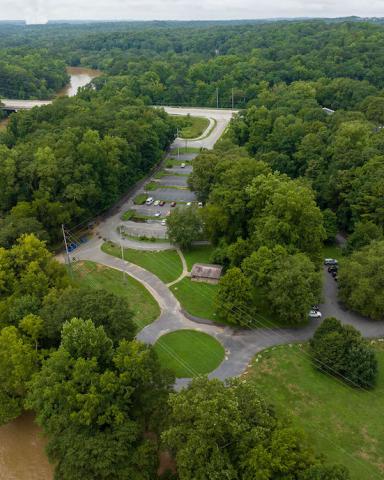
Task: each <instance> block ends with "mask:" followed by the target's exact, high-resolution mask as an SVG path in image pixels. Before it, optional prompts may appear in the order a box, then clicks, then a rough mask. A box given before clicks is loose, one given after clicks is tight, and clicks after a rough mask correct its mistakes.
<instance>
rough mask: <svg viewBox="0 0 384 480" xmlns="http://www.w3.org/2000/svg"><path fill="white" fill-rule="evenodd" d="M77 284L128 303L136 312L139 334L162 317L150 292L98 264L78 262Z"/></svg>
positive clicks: (133, 280) (127, 277) (76, 269)
mask: <svg viewBox="0 0 384 480" xmlns="http://www.w3.org/2000/svg"><path fill="white" fill-rule="evenodd" d="M74 280H75V283H76V284H77V285H79V286H81V287H90V288H95V289H101V290H106V291H108V292H111V293H114V294H115V295H117V296H119V297H122V298H124V299H126V300H127V301H128V304H129V306H130V308H131V310H132V311H133V312H134V322H135V324H136V325H137V332H139V331H140V330H141V329H142V328H144V327H145V326H146V325H149V324H150V323H152V322H153V321H155V320H156V319H157V318H158V317H159V315H160V307H159V305H158V303H157V302H156V300H155V299H154V298H153V296H152V295H151V294H150V293H149V291H148V290H147V289H146V288H145V287H144V286H143V285H142V284H141V283H140V282H138V281H137V280H135V279H134V278H132V277H131V276H129V275H125V280H124V278H123V273H122V272H120V271H118V270H114V269H113V268H109V267H105V266H104V265H100V264H98V263H94V262H90V261H85V262H78V263H77V264H75V268H74Z"/></svg>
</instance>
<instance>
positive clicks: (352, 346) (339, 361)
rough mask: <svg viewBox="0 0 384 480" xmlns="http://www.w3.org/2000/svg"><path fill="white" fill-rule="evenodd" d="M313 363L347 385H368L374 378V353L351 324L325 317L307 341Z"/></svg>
mask: <svg viewBox="0 0 384 480" xmlns="http://www.w3.org/2000/svg"><path fill="white" fill-rule="evenodd" d="M310 348H311V356H312V361H313V364H314V366H315V367H316V368H317V369H319V370H321V371H323V372H326V373H329V374H331V375H334V376H337V377H339V378H342V379H343V380H344V381H345V382H347V383H349V384H350V385H351V386H354V387H360V388H372V387H374V385H375V383H376V378H377V359H376V357H375V352H374V351H373V350H372V348H371V347H370V346H369V345H368V343H367V342H366V341H365V340H364V339H363V338H362V336H361V334H360V332H359V331H358V330H356V329H355V328H354V327H352V326H351V325H342V324H341V322H340V321H339V320H337V319H336V318H333V317H331V318H326V319H325V320H324V322H323V323H322V324H321V325H320V326H319V328H318V329H317V330H316V332H315V334H314V336H313V338H312V340H311V341H310Z"/></svg>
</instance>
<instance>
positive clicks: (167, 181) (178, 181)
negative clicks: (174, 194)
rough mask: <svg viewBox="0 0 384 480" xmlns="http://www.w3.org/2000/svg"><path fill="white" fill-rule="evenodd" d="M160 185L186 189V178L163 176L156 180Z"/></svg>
mask: <svg viewBox="0 0 384 480" xmlns="http://www.w3.org/2000/svg"><path fill="white" fill-rule="evenodd" d="M158 182H159V183H160V185H170V186H175V187H187V186H188V177H187V176H180V175H164V177H162V178H160V179H159V180H158Z"/></svg>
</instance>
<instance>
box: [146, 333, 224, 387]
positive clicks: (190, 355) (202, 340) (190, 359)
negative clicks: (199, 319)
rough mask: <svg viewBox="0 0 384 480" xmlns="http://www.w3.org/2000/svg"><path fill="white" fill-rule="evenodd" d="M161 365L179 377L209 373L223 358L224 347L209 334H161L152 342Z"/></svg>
mask: <svg viewBox="0 0 384 480" xmlns="http://www.w3.org/2000/svg"><path fill="white" fill-rule="evenodd" d="M154 349H155V352H156V353H157V355H158V357H159V360H160V363H161V364H162V365H163V366H164V367H166V368H168V369H170V370H172V371H173V372H174V374H175V375H176V377H178V378H191V377H196V376H198V375H204V374H206V373H209V372H211V371H212V370H214V369H215V368H216V367H218V366H219V365H220V363H221V362H222V361H223V359H224V354H225V352H224V348H223V347H222V345H221V344H220V343H219V342H218V341H217V340H216V339H215V338H213V337H211V336H210V335H207V334H206V333H201V332H197V331H194V330H178V331H177V332H171V333H168V334H166V335H163V336H162V337H160V338H159V340H158V341H157V342H156V343H155V346H154Z"/></svg>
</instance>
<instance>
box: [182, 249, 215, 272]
mask: <svg viewBox="0 0 384 480" xmlns="http://www.w3.org/2000/svg"><path fill="white" fill-rule="evenodd" d="M213 251H214V247H212V245H196V246H194V247H192V248H191V249H190V250H187V251H185V252H183V254H184V257H185V260H186V262H187V265H188V271H189V272H190V271H191V270H192V267H193V265H194V264H195V263H210V258H211V255H212V253H213Z"/></svg>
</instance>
